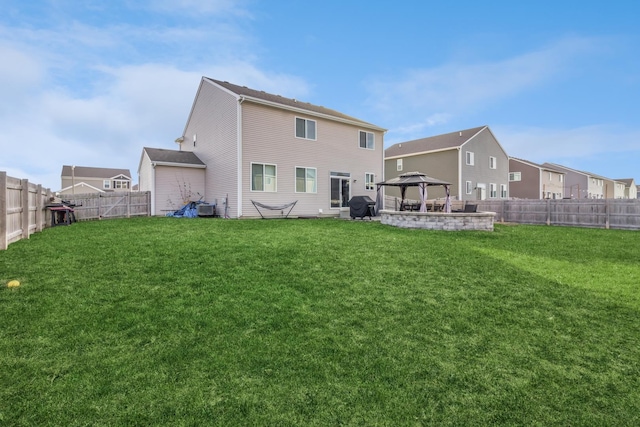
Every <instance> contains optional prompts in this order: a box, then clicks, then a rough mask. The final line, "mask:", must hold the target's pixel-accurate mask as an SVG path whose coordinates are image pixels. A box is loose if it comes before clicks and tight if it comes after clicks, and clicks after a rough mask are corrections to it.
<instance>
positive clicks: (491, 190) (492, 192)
mask: <svg viewBox="0 0 640 427" xmlns="http://www.w3.org/2000/svg"><path fill="white" fill-rule="evenodd" d="M489 197H491V198H492V199H495V198H496V197H498V187H497V186H496V185H495V184H489Z"/></svg>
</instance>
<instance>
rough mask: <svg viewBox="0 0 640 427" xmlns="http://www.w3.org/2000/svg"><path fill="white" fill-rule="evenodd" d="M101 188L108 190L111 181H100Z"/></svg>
mask: <svg viewBox="0 0 640 427" xmlns="http://www.w3.org/2000/svg"><path fill="white" fill-rule="evenodd" d="M102 187H103V188H106V189H109V188H111V180H110V179H105V180H104V181H102Z"/></svg>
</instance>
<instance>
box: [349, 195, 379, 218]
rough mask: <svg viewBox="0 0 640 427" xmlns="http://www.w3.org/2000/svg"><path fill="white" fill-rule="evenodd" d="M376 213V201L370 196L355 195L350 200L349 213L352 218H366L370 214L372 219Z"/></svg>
mask: <svg viewBox="0 0 640 427" xmlns="http://www.w3.org/2000/svg"><path fill="white" fill-rule="evenodd" d="M375 214H376V202H375V201H373V200H371V197H369V196H353V197H352V198H351V200H349V215H351V219H356V218H360V219H364V217H365V216H368V217H369V219H371V217H372V216H375Z"/></svg>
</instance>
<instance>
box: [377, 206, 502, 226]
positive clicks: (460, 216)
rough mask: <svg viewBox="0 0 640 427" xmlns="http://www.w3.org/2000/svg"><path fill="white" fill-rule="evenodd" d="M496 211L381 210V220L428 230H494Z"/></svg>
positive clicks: (389, 223) (386, 222)
mask: <svg viewBox="0 0 640 427" xmlns="http://www.w3.org/2000/svg"><path fill="white" fill-rule="evenodd" d="M495 215H496V214H495V212H473V213H471V212H469V213H466V212H452V213H444V212H407V211H388V210H383V211H380V222H381V223H382V224H387V225H392V226H394V227H400V228H424V229H427V230H448V231H458V230H482V231H493V218H494V217H495Z"/></svg>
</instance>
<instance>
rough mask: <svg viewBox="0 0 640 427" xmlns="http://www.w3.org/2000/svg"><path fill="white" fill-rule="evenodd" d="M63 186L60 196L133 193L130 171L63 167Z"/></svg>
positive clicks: (61, 176)
mask: <svg viewBox="0 0 640 427" xmlns="http://www.w3.org/2000/svg"><path fill="white" fill-rule="evenodd" d="M60 178H61V181H62V186H61V188H62V189H61V190H60V191H59V192H58V193H59V194H87V193H106V192H113V191H131V187H132V184H131V172H130V171H129V169H112V168H93V167H86V166H67V165H64V166H62V173H61V175H60Z"/></svg>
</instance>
